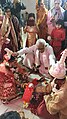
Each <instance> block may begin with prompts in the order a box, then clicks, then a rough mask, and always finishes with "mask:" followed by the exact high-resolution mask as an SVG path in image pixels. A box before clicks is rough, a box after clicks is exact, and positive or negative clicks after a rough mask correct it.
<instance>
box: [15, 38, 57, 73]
mask: <svg viewBox="0 0 67 119" xmlns="http://www.w3.org/2000/svg"><path fill="white" fill-rule="evenodd" d="M23 54H25V57H24V60H23V64H24V65H25V66H26V67H28V68H30V69H33V67H34V65H35V67H39V72H40V73H41V74H48V70H49V67H50V66H51V65H53V64H54V63H55V55H54V53H53V49H52V47H51V46H50V45H49V44H48V43H46V42H45V40H44V39H38V40H37V42H36V44H35V45H33V46H31V47H29V48H28V47H25V48H23V49H21V50H20V51H18V52H14V53H13V55H14V56H15V55H18V56H21V55H23Z"/></svg>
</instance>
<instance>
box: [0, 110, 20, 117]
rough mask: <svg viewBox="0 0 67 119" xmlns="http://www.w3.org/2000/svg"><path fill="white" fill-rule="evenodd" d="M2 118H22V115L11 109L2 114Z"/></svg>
mask: <svg viewBox="0 0 67 119" xmlns="http://www.w3.org/2000/svg"><path fill="white" fill-rule="evenodd" d="M0 119H21V117H20V115H19V113H18V112H17V111H10V112H6V113H4V114H2V115H1V116H0Z"/></svg>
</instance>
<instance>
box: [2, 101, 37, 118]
mask: <svg viewBox="0 0 67 119" xmlns="http://www.w3.org/2000/svg"><path fill="white" fill-rule="evenodd" d="M15 110H16V111H20V110H23V111H24V114H25V117H26V118H29V119H39V117H37V116H35V115H34V114H32V113H31V112H30V111H29V110H25V109H22V99H17V100H12V101H11V102H9V103H8V104H3V103H2V102H1V101H0V115H1V114H3V113H5V112H8V111H15Z"/></svg>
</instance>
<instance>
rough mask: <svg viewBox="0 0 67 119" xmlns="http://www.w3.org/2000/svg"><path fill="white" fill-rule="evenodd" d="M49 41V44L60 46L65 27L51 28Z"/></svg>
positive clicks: (63, 38) (63, 37)
mask: <svg viewBox="0 0 67 119" xmlns="http://www.w3.org/2000/svg"><path fill="white" fill-rule="evenodd" d="M51 38H52V40H51V42H50V44H51V45H52V46H53V47H54V46H60V47H61V43H62V41H63V40H65V29H63V28H60V29H57V28H54V29H53V30H52V33H51ZM55 39H58V40H55Z"/></svg>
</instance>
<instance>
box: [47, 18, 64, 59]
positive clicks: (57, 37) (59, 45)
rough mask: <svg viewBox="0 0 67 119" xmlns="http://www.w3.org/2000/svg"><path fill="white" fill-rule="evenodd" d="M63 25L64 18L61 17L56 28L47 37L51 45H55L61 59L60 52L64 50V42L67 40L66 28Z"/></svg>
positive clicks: (56, 52)
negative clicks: (66, 38) (66, 37)
mask: <svg viewBox="0 0 67 119" xmlns="http://www.w3.org/2000/svg"><path fill="white" fill-rule="evenodd" d="M63 26H64V22H63V20H61V19H59V20H58V21H57V22H56V26H55V28H54V29H53V30H52V32H51V36H48V37H47V39H48V40H49V42H50V45H51V46H52V47H53V50H54V53H55V56H56V59H57V60H59V59H60V53H61V51H62V50H63V42H64V41H65V29H64V28H63Z"/></svg>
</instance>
